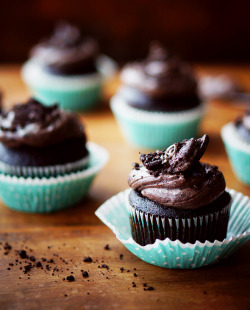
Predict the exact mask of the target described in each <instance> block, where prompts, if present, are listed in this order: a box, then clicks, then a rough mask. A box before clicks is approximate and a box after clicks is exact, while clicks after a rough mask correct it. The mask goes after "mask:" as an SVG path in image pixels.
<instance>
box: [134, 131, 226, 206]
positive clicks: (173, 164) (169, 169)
mask: <svg viewBox="0 0 250 310" xmlns="http://www.w3.org/2000/svg"><path fill="white" fill-rule="evenodd" d="M208 141H209V138H208V136H207V135H204V136H203V137H202V138H200V139H194V138H192V139H190V140H183V141H182V142H180V143H179V142H178V143H175V144H173V145H171V146H170V147H169V148H168V149H166V150H163V151H156V152H155V153H149V154H140V160H141V162H142V165H139V164H135V165H134V167H135V168H134V169H133V170H132V171H131V172H130V174H129V178H128V183H129V185H130V187H131V188H132V189H133V190H135V191H137V192H139V193H140V194H141V195H142V196H143V197H146V198H148V199H150V200H152V201H154V202H157V203H160V204H161V205H163V206H167V207H174V208H179V209H197V208H200V207H203V206H205V205H208V204H210V203H211V202H213V201H214V200H216V199H217V198H218V197H219V196H220V195H221V194H222V193H223V192H224V190H225V180H224V177H223V174H222V173H221V172H220V171H219V170H218V168H217V167H216V166H211V165H209V164H204V163H200V162H199V159H200V158H201V157H202V155H203V154H204V152H205V150H206V147H207V145H208Z"/></svg>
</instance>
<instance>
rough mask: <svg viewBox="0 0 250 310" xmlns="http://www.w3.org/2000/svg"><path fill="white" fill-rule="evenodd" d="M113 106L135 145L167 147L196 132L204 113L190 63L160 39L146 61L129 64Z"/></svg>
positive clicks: (129, 138)
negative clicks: (163, 44)
mask: <svg viewBox="0 0 250 310" xmlns="http://www.w3.org/2000/svg"><path fill="white" fill-rule="evenodd" d="M121 81H122V86H121V87H120V88H119V89H118V91H117V93H116V94H115V96H114V97H113V98H112V99H111V108H112V111H113V113H114V115H115V117H116V120H117V122H118V125H119V126H120V129H121V131H122V133H123V134H124V137H125V138H126V139H127V140H128V141H129V142H130V143H131V144H132V145H134V146H137V147H142V148H150V149H156V148H164V147H167V146H169V145H171V144H172V143H174V142H175V141H181V140H183V139H186V138H190V137H193V136H196V135H197V133H198V128H199V124H200V121H201V118H202V115H203V113H204V104H202V102H201V99H200V97H199V95H198V92H197V82H196V79H195V77H194V74H193V71H192V70H191V68H190V66H189V65H188V64H187V63H185V62H183V61H182V60H180V59H179V58H178V57H177V56H176V55H173V54H172V53H171V52H169V51H167V50H166V49H165V48H164V47H162V46H161V45H160V44H159V43H152V44H151V46H150V50H149V55H148V56H147V58H146V59H145V60H144V61H141V62H135V63H131V64H128V65H126V66H125V67H124V69H123V70H122V72H121Z"/></svg>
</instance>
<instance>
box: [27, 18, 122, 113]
mask: <svg viewBox="0 0 250 310" xmlns="http://www.w3.org/2000/svg"><path fill="white" fill-rule="evenodd" d="M116 70H117V67H116V64H115V63H114V61H113V60H111V59H110V58H109V57H107V56H105V55H102V54H100V50H99V45H98V43H97V41H96V40H94V39H93V38H91V37H86V36H84V35H83V34H82V32H81V31H80V29H78V28H77V27H76V26H74V25H71V24H69V23H66V22H60V23H58V24H57V25H56V27H55V29H54V32H53V34H52V35H51V37H49V38H48V39H46V40H43V41H42V42H41V43H39V44H37V45H36V46H35V47H33V49H32V50H31V53H30V59H29V60H28V61H27V62H26V63H25V64H24V66H23V68H22V77H23V80H24V82H25V83H26V84H27V86H28V87H29V88H30V90H31V92H32V93H33V95H34V96H35V97H36V98H38V99H40V100H42V101H43V102H44V103H45V104H48V105H51V104H54V103H55V102H59V104H60V106H61V107H62V108H63V109H67V110H72V111H82V110H88V109H92V108H94V107H96V105H97V104H98V103H99V102H100V99H101V91H102V85H103V82H104V80H105V79H107V78H110V77H112V76H113V75H114V74H115V72H116Z"/></svg>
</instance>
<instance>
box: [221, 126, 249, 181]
mask: <svg viewBox="0 0 250 310" xmlns="http://www.w3.org/2000/svg"><path fill="white" fill-rule="evenodd" d="M221 136H222V140H223V142H224V145H225V148H226V151H227V155H228V157H229V160H230V163H231V166H232V169H233V171H234V173H235V175H236V176H237V178H238V179H239V180H240V181H241V182H243V183H245V184H246V185H250V143H248V142H246V141H245V140H243V138H241V137H240V136H239V134H238V132H237V129H236V128H235V126H234V124H233V123H229V124H227V125H225V126H224V127H223V128H222V130H221Z"/></svg>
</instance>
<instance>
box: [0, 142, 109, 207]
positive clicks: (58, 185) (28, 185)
mask: <svg viewBox="0 0 250 310" xmlns="http://www.w3.org/2000/svg"><path fill="white" fill-rule="evenodd" d="M87 146H88V150H89V154H90V156H89V163H88V167H87V168H86V169H82V170H79V171H77V172H72V173H69V174H65V175H63V176H56V177H42V178H38V177H36V178H31V177H28V178H24V177H17V176H11V175H6V174H0V197H1V199H2V200H3V202H4V203H5V204H6V206H8V207H10V208H11V209H15V210H18V211H22V212H29V213H48V212H52V211H57V210H60V209H63V208H66V207H69V206H71V205H73V204H75V203H77V202H78V201H80V200H81V199H82V198H83V197H84V196H85V195H86V194H87V193H88V191H89V188H90V186H91V184H92V182H93V180H94V178H95V176H96V175H97V174H98V172H99V171H100V170H101V169H102V168H103V166H104V165H105V164H106V162H107V160H108V152H107V151H106V150H105V149H104V148H102V147H101V146H99V145H97V144H95V143H91V142H88V144H87Z"/></svg>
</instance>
